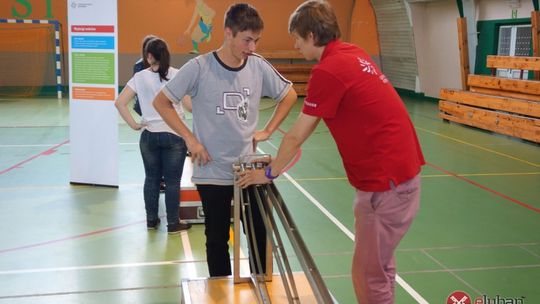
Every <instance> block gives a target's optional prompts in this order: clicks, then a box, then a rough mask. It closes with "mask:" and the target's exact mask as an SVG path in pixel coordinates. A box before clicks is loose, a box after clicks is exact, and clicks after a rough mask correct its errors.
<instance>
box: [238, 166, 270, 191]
mask: <svg viewBox="0 0 540 304" xmlns="http://www.w3.org/2000/svg"><path fill="white" fill-rule="evenodd" d="M269 182H270V180H269V179H268V178H266V176H265V175H264V169H256V170H245V171H240V172H238V180H237V181H236V185H238V186H239V187H241V188H246V187H248V186H249V185H260V184H268V183H269Z"/></svg>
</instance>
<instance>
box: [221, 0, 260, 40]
mask: <svg viewBox="0 0 540 304" xmlns="http://www.w3.org/2000/svg"><path fill="white" fill-rule="evenodd" d="M225 27H228V28H230V29H231V30H232V33H233V36H236V34H237V33H238V32H243V31H247V30H250V31H253V32H260V31H262V30H263V28H264V22H263V21H262V18H261V16H259V12H257V9H255V8H254V7H253V6H251V5H250V4H247V3H236V4H233V5H231V6H230V7H229V9H228V10H227V12H226V13H225Z"/></svg>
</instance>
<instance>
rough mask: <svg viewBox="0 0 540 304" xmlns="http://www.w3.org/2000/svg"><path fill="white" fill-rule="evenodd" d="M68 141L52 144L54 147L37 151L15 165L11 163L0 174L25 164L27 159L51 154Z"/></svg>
mask: <svg viewBox="0 0 540 304" xmlns="http://www.w3.org/2000/svg"><path fill="white" fill-rule="evenodd" d="M68 142H69V139H68V140H66V141H64V142H63V143H60V144H58V145H56V146H54V147H52V148H50V149H48V150H45V151H43V152H41V153H39V154H36V155H34V156H32V157H30V158H27V159H25V160H23V161H22V162H20V163H18V164H15V165H13V166H11V167H9V168H7V169H4V170H2V171H0V175H2V174H4V173H7V172H9V171H11V170H13V169H16V168H19V167H20V166H22V165H24V164H26V163H27V162H29V161H31V160H34V159H36V158H38V157H40V156H47V155H51V154H53V153H55V152H56V149H57V148H59V147H61V146H63V145H65V144H67V143H68Z"/></svg>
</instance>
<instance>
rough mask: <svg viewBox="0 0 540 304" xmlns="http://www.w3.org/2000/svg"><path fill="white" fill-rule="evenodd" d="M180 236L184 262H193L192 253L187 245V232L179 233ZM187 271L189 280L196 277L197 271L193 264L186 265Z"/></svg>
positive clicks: (188, 244)
mask: <svg viewBox="0 0 540 304" xmlns="http://www.w3.org/2000/svg"><path fill="white" fill-rule="evenodd" d="M180 235H181V236H182V247H183V248H184V256H185V257H186V260H188V261H193V251H192V250H191V244H190V243H189V235H188V232H187V231H185V230H184V231H181V232H180ZM187 270H188V274H189V277H190V278H196V277H197V269H196V268H195V265H194V263H187Z"/></svg>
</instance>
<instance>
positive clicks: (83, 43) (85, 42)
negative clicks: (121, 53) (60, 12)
mask: <svg viewBox="0 0 540 304" xmlns="http://www.w3.org/2000/svg"><path fill="white" fill-rule="evenodd" d="M71 48H72V49H90V50H114V37H111V36H71Z"/></svg>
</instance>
